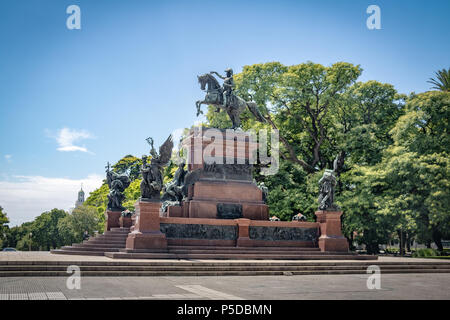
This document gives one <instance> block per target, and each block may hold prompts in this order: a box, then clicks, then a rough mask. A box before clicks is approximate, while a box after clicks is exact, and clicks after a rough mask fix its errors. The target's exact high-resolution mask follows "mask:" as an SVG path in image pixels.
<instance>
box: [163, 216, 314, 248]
mask: <svg viewBox="0 0 450 320" xmlns="http://www.w3.org/2000/svg"><path fill="white" fill-rule="evenodd" d="M160 230H161V232H162V233H163V234H165V236H166V238H167V240H168V244H170V245H219V246H220V245H222V246H235V245H237V246H299V247H316V246H317V240H318V237H319V224H318V223H315V222H284V221H255V220H249V219H235V220H222V219H203V218H198V219H197V218H173V217H161V218H160Z"/></svg>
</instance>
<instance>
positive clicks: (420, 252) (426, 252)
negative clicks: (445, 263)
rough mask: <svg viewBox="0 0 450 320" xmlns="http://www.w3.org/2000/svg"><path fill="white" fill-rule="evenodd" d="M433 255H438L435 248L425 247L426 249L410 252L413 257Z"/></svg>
mask: <svg viewBox="0 0 450 320" xmlns="http://www.w3.org/2000/svg"><path fill="white" fill-rule="evenodd" d="M433 256H439V251H437V250H435V249H430V248H426V249H417V250H416V251H414V252H413V254H412V257H413V258H425V257H433Z"/></svg>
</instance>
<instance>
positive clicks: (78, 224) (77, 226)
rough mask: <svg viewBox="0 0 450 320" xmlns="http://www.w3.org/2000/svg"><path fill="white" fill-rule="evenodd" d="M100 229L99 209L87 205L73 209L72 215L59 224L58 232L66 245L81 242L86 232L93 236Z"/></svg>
mask: <svg viewBox="0 0 450 320" xmlns="http://www.w3.org/2000/svg"><path fill="white" fill-rule="evenodd" d="M98 227H99V217H98V212H97V209H96V208H94V207H90V206H87V205H82V206H79V207H77V208H75V209H73V211H72V213H71V214H70V215H67V216H66V217H64V218H63V219H61V220H60V221H59V222H58V231H59V233H60V235H61V237H62V239H63V243H64V244H65V245H68V244H72V243H73V242H80V241H81V240H82V239H83V233H84V232H85V231H88V233H89V234H91V235H92V234H94V231H98Z"/></svg>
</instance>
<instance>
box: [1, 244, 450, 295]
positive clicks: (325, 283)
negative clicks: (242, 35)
mask: <svg viewBox="0 0 450 320" xmlns="http://www.w3.org/2000/svg"><path fill="white" fill-rule="evenodd" d="M0 261H22V262H24V263H25V264H27V263H30V264H31V263H33V261H55V262H57V261H73V262H74V264H76V262H77V261H118V260H112V259H109V258H106V257H89V256H76V255H74V256H70V255H53V254H49V253H48V252H31V253H28V252H16V253H0ZM120 261H122V262H126V261H133V262H134V263H136V262H137V261H140V262H141V263H146V262H149V261H148V260H147V261H143V260H120ZM152 261H153V260H152ZM161 261H162V260H161ZM164 261H166V262H168V261H167V260H164ZM187 261H190V260H184V261H178V260H174V261H171V262H173V263H178V262H181V263H183V262H187ZM196 261H198V260H196ZM378 261H379V262H392V261H404V262H425V263H432V262H433V261H436V260H432V259H411V258H395V257H380V258H379V260H378ZM190 262H192V261H190ZM208 262H212V261H211V260H208ZM214 262H215V263H218V262H220V263H224V264H226V263H230V262H232V261H230V260H221V261H214ZM253 262H255V263H261V264H265V263H270V262H271V261H267V260H265V261H261V260H258V261H253ZM303 262H308V261H303ZM310 262H311V263H314V262H317V261H310ZM340 262H342V261H340ZM349 262H351V261H349ZM376 263H377V261H374V264H376ZM368 276H369V275H368V274H353V275H350V274H348V275H294V276H290V275H284V276H202V277H195V276H190V277H187V276H159V277H83V276H81V288H80V289H69V288H68V287H67V284H66V282H67V279H68V277H69V275H68V277H0V299H1V300H10V299H14V300H21V299H26V300H41V299H43V300H47V299H48V300H58V299H63V300H66V299H164V300H166V299H170V300H174V299H179V300H193V299H201V300H210V299H212V300H216V299H219V300H238V299H244V300H247V299H250V300H267V299H279V300H288V299H299V300H301V299H313V300H321V299H450V290H449V289H448V288H449V287H450V273H440V274H435V273H425V274H423V273H422V274H418V273H417V274H416V273H409V274H383V273H382V274H381V289H379V290H378V289H368V288H367V279H368Z"/></svg>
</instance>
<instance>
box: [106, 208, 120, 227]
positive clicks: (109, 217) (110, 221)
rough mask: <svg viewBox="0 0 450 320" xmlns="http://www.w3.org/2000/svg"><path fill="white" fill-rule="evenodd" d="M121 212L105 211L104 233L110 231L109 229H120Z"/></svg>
mask: <svg viewBox="0 0 450 320" xmlns="http://www.w3.org/2000/svg"><path fill="white" fill-rule="evenodd" d="M121 214H122V212H120V211H110V210H106V222H105V231H110V230H111V228H120V221H119V219H120V216H121Z"/></svg>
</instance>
